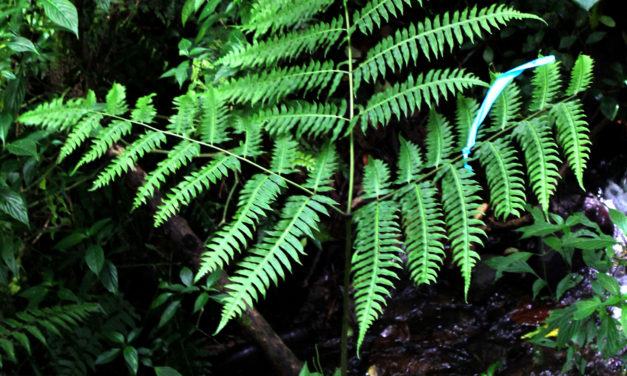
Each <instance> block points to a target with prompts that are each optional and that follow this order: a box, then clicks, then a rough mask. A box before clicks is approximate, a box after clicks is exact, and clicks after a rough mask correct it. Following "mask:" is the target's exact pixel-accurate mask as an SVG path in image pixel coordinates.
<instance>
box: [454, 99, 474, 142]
mask: <svg viewBox="0 0 627 376" xmlns="http://www.w3.org/2000/svg"><path fill="white" fill-rule="evenodd" d="M478 110H479V103H477V101H476V100H474V99H473V98H467V97H464V96H463V95H458V96H457V110H456V111H455V120H457V122H456V129H457V149H459V150H461V149H463V148H464V147H465V146H466V143H467V142H468V133H469V132H470V127H471V126H472V122H473V120H474V119H475V116H476V115H477V111H478Z"/></svg>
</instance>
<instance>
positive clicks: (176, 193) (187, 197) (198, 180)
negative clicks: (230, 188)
mask: <svg viewBox="0 0 627 376" xmlns="http://www.w3.org/2000/svg"><path fill="white" fill-rule="evenodd" d="M239 168H240V163H239V160H238V159H237V158H235V157H233V156H221V157H218V158H216V159H214V160H213V161H211V162H209V163H208V164H207V165H205V166H204V167H202V168H201V169H200V170H198V171H195V172H192V173H191V174H190V175H187V176H186V177H185V178H184V179H183V181H182V182H180V183H179V184H177V185H176V186H175V187H174V188H172V191H170V192H169V193H168V194H167V196H166V197H165V198H164V199H163V205H161V206H159V209H158V210H157V212H156V213H155V217H154V219H155V227H159V226H160V225H161V224H163V223H164V222H165V221H166V220H167V219H168V218H170V217H171V216H173V215H175V214H176V213H177V212H178V211H179V209H180V208H181V206H183V205H187V204H189V202H190V201H192V200H193V199H194V197H196V196H198V195H199V194H200V193H201V192H202V191H204V190H205V189H208V188H209V186H210V185H211V184H215V183H216V181H218V180H220V179H223V178H225V177H226V176H227V175H228V173H229V171H231V170H239Z"/></svg>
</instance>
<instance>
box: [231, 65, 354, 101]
mask: <svg viewBox="0 0 627 376" xmlns="http://www.w3.org/2000/svg"><path fill="white" fill-rule="evenodd" d="M344 73H345V72H343V71H340V70H338V69H336V68H335V65H334V63H333V62H332V61H324V62H320V61H312V62H310V63H309V64H306V65H303V66H300V67H298V66H296V67H286V68H277V69H275V70H271V71H269V72H264V73H254V74H248V75H246V76H244V77H241V78H237V79H233V80H231V81H229V82H228V83H226V84H225V85H223V86H221V87H220V91H221V92H222V94H223V96H224V98H225V99H226V100H232V101H238V102H249V103H251V104H255V103H257V102H260V101H261V102H262V103H266V102H271V101H277V100H279V99H281V98H283V97H285V96H286V95H288V94H290V93H293V92H295V91H299V90H302V91H304V92H309V91H314V90H315V91H316V92H317V94H320V93H321V91H322V89H325V88H327V87H328V95H329V96H330V95H331V94H333V92H334V91H335V89H336V88H337V85H338V84H339V83H340V80H341V79H342V75H343V74H344ZM252 88H254V90H253V89H252Z"/></svg>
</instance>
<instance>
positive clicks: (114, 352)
mask: <svg viewBox="0 0 627 376" xmlns="http://www.w3.org/2000/svg"><path fill="white" fill-rule="evenodd" d="M120 351H121V350H120V349H111V350H108V351H105V352H103V353H102V354H100V355H98V357H97V358H96V361H95V362H94V364H95V365H100V364H107V363H111V362H112V361H113V359H115V358H116V357H117V356H118V354H119V353H120Z"/></svg>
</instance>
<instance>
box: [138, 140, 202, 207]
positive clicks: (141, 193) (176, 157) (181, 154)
mask: <svg viewBox="0 0 627 376" xmlns="http://www.w3.org/2000/svg"><path fill="white" fill-rule="evenodd" d="M199 153H200V146H198V144H196V143H194V142H189V141H181V142H180V143H179V144H178V145H176V146H175V147H174V148H173V149H172V150H171V151H170V152H169V153H168V156H167V157H166V158H165V159H164V160H162V161H161V162H159V163H158V164H157V168H155V169H154V170H152V171H151V172H150V173H149V174H148V175H146V181H145V182H144V184H143V185H142V186H141V187H139V188H138V189H137V195H136V196H135V200H134V201H133V209H136V208H138V207H139V206H140V205H141V204H143V203H145V202H146V200H147V199H149V198H150V197H152V196H153V195H154V193H155V191H156V190H157V189H159V187H160V186H161V184H162V183H164V182H165V181H166V178H167V177H168V175H170V174H173V173H174V172H176V171H177V170H178V169H180V168H181V167H182V166H185V165H187V164H188V163H189V162H190V161H191V159H192V158H194V157H195V156H197V155H198V154H199Z"/></svg>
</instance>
